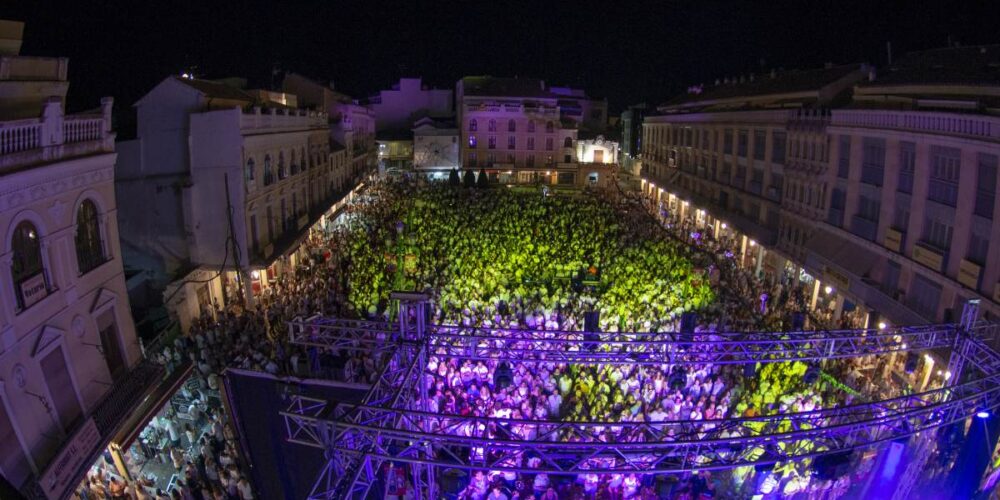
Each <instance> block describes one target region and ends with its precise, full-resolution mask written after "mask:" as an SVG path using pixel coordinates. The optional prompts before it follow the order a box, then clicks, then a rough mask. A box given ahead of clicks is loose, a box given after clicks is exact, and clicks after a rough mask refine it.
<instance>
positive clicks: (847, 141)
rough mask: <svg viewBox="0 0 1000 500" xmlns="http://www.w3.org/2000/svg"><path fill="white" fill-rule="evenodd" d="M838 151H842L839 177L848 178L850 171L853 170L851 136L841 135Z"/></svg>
mask: <svg viewBox="0 0 1000 500" xmlns="http://www.w3.org/2000/svg"><path fill="white" fill-rule="evenodd" d="M838 151H839V152H840V158H839V159H838V162H837V177H840V178H841V179H846V178H847V175H848V173H849V172H850V171H851V136H849V135H842V136H840V143H839V146H838Z"/></svg>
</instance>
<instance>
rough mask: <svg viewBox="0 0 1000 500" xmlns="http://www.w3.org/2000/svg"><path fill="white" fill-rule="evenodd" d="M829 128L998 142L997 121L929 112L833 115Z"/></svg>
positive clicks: (996, 119) (999, 127) (982, 117)
mask: <svg viewBox="0 0 1000 500" xmlns="http://www.w3.org/2000/svg"><path fill="white" fill-rule="evenodd" d="M830 125H831V126H835V127H836V126H842V127H865V128H881V129H899V130H910V131H915V132H926V133H931V134H935V135H956V136H964V137H974V138H977V139H984V140H991V141H997V140H1000V118H997V117H992V116H975V115H963V114H957V113H939V112H929V111H883V110H841V111H834V112H833V118H832V120H831V122H830Z"/></svg>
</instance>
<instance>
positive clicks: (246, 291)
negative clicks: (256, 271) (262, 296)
mask: <svg viewBox="0 0 1000 500" xmlns="http://www.w3.org/2000/svg"><path fill="white" fill-rule="evenodd" d="M250 272H251V271H250V270H249V269H242V270H239V271H237V277H238V278H239V280H240V283H242V284H243V299H244V304H246V307H247V308H248V309H249V308H251V307H253V306H254V296H253V283H252V281H251V279H250ZM260 279H261V283H263V282H264V277H263V273H262V275H261V278H260ZM261 289H263V286H262V287H261Z"/></svg>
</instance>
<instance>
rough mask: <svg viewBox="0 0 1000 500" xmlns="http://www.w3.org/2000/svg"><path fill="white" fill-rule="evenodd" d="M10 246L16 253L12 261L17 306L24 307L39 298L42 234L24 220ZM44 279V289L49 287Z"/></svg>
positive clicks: (16, 229) (17, 228)
mask: <svg viewBox="0 0 1000 500" xmlns="http://www.w3.org/2000/svg"><path fill="white" fill-rule="evenodd" d="M10 248H11V250H12V251H13V253H14V256H13V261H12V262H11V270H10V271H11V276H12V277H13V279H14V290H15V292H16V293H15V294H14V295H15V296H17V306H18V308H21V309H23V308H24V307H26V306H27V305H31V304H33V303H35V301H37V300H38V297H40V296H44V295H45V294H44V293H42V294H39V293H38V290H37V287H38V285H37V283H35V284H33V283H34V282H37V281H38V277H39V275H42V271H43V270H44V269H43V267H42V245H41V235H39V234H38V231H37V230H36V229H35V225H34V224H32V223H31V222H28V221H22V222H21V223H20V224H18V225H17V227H16V228H14V237H13V238H11V241H10ZM41 279H42V288H43V290H47V289H48V284H47V283H46V282H45V281H44V280H45V278H44V276H42V277H41Z"/></svg>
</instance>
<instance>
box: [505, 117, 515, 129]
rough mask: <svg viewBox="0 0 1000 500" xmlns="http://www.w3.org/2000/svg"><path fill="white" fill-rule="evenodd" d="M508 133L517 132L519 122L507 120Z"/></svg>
mask: <svg viewBox="0 0 1000 500" xmlns="http://www.w3.org/2000/svg"><path fill="white" fill-rule="evenodd" d="M507 131H508V132H517V122H515V121H514V119H513V118H511V119H510V120H507Z"/></svg>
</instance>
